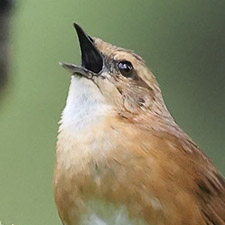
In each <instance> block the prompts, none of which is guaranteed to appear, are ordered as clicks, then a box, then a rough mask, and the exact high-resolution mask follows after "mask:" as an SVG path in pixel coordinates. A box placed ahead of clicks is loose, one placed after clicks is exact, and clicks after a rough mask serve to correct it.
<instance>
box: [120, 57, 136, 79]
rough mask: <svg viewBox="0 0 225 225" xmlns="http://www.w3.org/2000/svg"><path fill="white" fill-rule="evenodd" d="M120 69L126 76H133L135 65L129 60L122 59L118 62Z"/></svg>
mask: <svg viewBox="0 0 225 225" xmlns="http://www.w3.org/2000/svg"><path fill="white" fill-rule="evenodd" d="M118 69H119V70H120V72H121V73H122V74H123V76H125V77H132V75H133V66H132V64H131V63H130V62H129V61H125V60H124V61H120V62H119V63H118Z"/></svg>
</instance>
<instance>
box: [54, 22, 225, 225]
mask: <svg viewBox="0 0 225 225" xmlns="http://www.w3.org/2000/svg"><path fill="white" fill-rule="evenodd" d="M74 27H75V30H76V33H77V36H78V40H79V44H80V49H81V66H80V65H75V64H73V63H65V62H64V63H60V65H61V66H62V67H63V68H65V69H66V70H68V71H69V73H70V74H71V83H70V87H69V93H68V97H67V100H66V106H65V108H64V110H63V112H62V115H61V120H60V125H59V130H58V138H57V145H56V161H55V168H54V198H55V203H56V207H57V210H58V214H59V217H60V219H61V221H62V223H63V225H224V224H225V180H224V177H223V175H222V174H221V173H220V172H219V171H218V169H217V168H216V167H215V166H214V165H213V163H212V162H211V161H210V159H209V158H208V157H207V156H206V154H204V153H203V151H202V150H201V149H200V148H199V147H198V146H197V145H196V144H195V143H194V142H193V141H192V139H191V138H190V137H189V136H188V135H187V134H186V133H185V132H184V131H183V130H182V129H181V128H180V127H179V125H178V124H177V123H176V122H175V120H174V119H173V117H172V116H171V114H170V113H169V111H168V109H167V107H166V105H165V103H164V100H163V97H162V93H161V89H160V88H159V85H158V83H157V81H156V78H155V76H154V75H153V73H152V72H151V71H150V69H148V67H147V66H146V65H145V62H144V60H143V59H142V58H141V57H140V56H139V55H137V54H135V53H134V52H133V51H131V50H126V49H123V48H120V47H116V46H114V45H112V44H110V43H107V42H105V41H103V40H101V39H99V38H95V37H91V36H89V35H88V34H87V33H86V32H85V31H84V30H83V29H82V28H81V27H80V26H79V25H78V24H77V23H74Z"/></svg>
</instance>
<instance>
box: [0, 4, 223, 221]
mask: <svg viewBox="0 0 225 225" xmlns="http://www.w3.org/2000/svg"><path fill="white" fill-rule="evenodd" d="M224 12H225V1H222V0H186V1H180V0H169V1H168V0H142V1H135V0H129V1H128V0H123V1H121V0H114V1H106V0H89V1H88V0H67V1H53V0H48V1H46V0H39V1H36V0H29V1H28V0H18V1H16V2H15V6H14V9H13V16H12V17H11V21H10V22H11V32H10V35H11V36H10V67H9V71H10V72H9V74H10V77H9V82H8V86H7V88H6V89H5V90H4V92H1V98H0V221H3V222H4V224H12V223H13V224H15V225H40V224H43V225H44V224H52V225H53V224H54V225H57V224H60V221H59V219H58V215H57V211H56V207H55V205H54V200H53V188H52V173H53V166H54V159H55V143H56V136H57V127H58V124H57V122H58V121H59V118H60V113H61V111H62V109H63V107H64V105H65V100H66V96H67V91H68V86H69V81H70V77H69V74H68V73H67V72H66V71H64V70H63V69H62V68H61V67H60V66H59V65H58V62H59V61H67V62H74V63H79V62H80V52H79V46H78V42H77V37H76V35H75V32H74V30H73V27H72V22H73V21H77V22H78V23H79V24H80V25H81V26H82V27H83V28H84V29H85V30H86V31H87V32H88V33H89V34H90V35H93V36H97V37H101V38H102V39H104V40H106V41H108V42H110V43H113V44H115V45H118V46H121V47H125V48H128V49H133V50H134V51H135V52H136V53H138V54H140V55H141V56H142V57H143V58H144V59H145V61H146V62H147V65H148V66H149V67H150V68H151V69H152V71H153V73H154V74H155V75H156V77H157V80H158V82H159V84H160V86H161V89H162V91H163V94H164V98H165V101H166V103H167V106H168V108H169V110H170V112H171V113H172V115H173V116H174V117H175V119H176V121H177V122H178V124H180V125H181V127H182V128H183V129H184V130H185V131H186V132H187V133H188V134H189V135H190V136H191V137H192V138H193V140H194V141H195V142H196V143H197V144H198V145H199V146H200V147H201V148H202V149H203V150H204V151H205V152H206V154H207V155H208V156H209V157H210V158H211V159H212V161H213V162H214V163H215V164H216V166H217V167H218V169H219V170H220V171H221V172H222V173H223V174H225V147H224V146H225V145H224V143H225V77H224V76H225V13H224ZM0 51H1V49H0Z"/></svg>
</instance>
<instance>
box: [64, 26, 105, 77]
mask: <svg viewBox="0 0 225 225" xmlns="http://www.w3.org/2000/svg"><path fill="white" fill-rule="evenodd" d="M74 27H75V29H76V32H77V35H78V39H79V42H80V49H81V58H82V63H81V66H77V65H74V64H70V63H60V65H61V66H63V67H64V68H65V69H67V70H69V71H70V72H71V73H72V74H78V75H81V76H84V77H87V78H91V77H92V76H93V75H94V76H98V74H99V73H100V72H101V71H102V68H103V57H102V55H101V53H100V52H99V51H98V49H97V48H96V47H95V45H94V41H93V39H92V38H91V37H90V36H88V35H87V34H86V33H85V32H84V31H83V29H82V28H81V27H80V26H79V25H78V24H76V23H74Z"/></svg>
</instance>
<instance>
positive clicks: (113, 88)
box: [61, 23, 165, 115]
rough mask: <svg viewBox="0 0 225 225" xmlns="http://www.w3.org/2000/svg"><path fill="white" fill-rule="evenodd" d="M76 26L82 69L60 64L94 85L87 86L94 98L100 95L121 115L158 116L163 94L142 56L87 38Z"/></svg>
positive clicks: (162, 107)
mask: <svg viewBox="0 0 225 225" xmlns="http://www.w3.org/2000/svg"><path fill="white" fill-rule="evenodd" d="M74 27H75V29H76V32H77V35H78V39H79V42H80V48H81V57H82V63H81V66H77V65H74V64H69V63H61V65H62V66H63V67H64V68H66V69H67V70H69V71H70V72H71V73H72V74H73V75H74V76H75V77H76V78H77V79H84V80H89V81H90V82H91V83H93V84H94V85H88V88H89V89H90V90H89V91H91V89H93V93H92V94H93V95H96V96H97V95H98V96H100V98H101V99H102V100H101V101H104V102H105V103H106V104H108V105H110V106H111V107H112V108H113V109H114V110H116V111H117V112H118V113H119V114H122V115H124V114H127V115H128V114H130V115H134V114H140V113H143V112H144V113H148V112H150V113H152V112H155V113H157V114H159V113H160V112H161V111H163V110H162V109H164V108H165V106H164V103H163V100H162V96H161V91H160V89H159V87H158V84H157V82H156V80H155V77H154V76H153V74H152V73H151V72H150V70H149V69H148V68H147V66H146V65H145V63H144V61H143V59H142V58H141V57H140V56H138V55H136V54H134V53H133V52H132V51H130V50H126V49H123V48H118V47H116V46H113V45H111V44H109V43H107V42H104V41H102V40H101V39H98V38H92V37H90V36H88V35H87V34H86V33H85V32H84V31H83V29H82V28H81V27H80V26H79V25H77V24H76V23H75V24H74ZM90 82H89V83H90ZM96 87H97V88H96ZM84 88H85V87H84ZM94 89H95V90H94ZM96 92H98V93H96ZM90 93H91V92H90ZM96 96H95V97H96Z"/></svg>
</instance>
